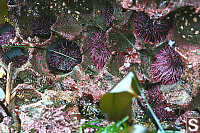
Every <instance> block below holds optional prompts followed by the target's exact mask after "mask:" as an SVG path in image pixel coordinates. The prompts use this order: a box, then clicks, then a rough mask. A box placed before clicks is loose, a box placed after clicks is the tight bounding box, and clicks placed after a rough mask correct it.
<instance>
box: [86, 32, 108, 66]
mask: <svg viewBox="0 0 200 133" xmlns="http://www.w3.org/2000/svg"><path fill="white" fill-rule="evenodd" d="M90 39H91V41H90V57H91V59H92V62H93V64H94V65H95V66H96V67H97V69H102V68H103V67H104V65H105V64H106V62H107V61H108V59H109V58H110V56H111V51H110V50H109V48H108V43H107V42H106V37H105V34H104V33H103V31H97V32H94V34H93V36H92V37H91V38H90Z"/></svg>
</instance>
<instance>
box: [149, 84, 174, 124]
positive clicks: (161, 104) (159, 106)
mask: <svg viewBox="0 0 200 133" xmlns="http://www.w3.org/2000/svg"><path fill="white" fill-rule="evenodd" d="M160 89H161V85H156V86H155V85H153V86H152V87H151V88H150V89H148V91H147V98H148V102H149V103H150V105H151V106H152V107H153V110H154V112H155V114H156V116H157V117H158V118H159V120H160V121H164V120H174V119H175V118H177V116H178V114H177V112H176V107H175V105H171V104H169V103H167V100H166V99H165V98H164V96H163V92H162V91H161V90H160Z"/></svg>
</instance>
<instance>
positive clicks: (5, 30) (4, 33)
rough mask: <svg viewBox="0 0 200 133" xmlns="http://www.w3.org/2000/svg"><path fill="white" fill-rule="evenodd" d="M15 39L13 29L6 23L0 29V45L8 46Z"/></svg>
mask: <svg viewBox="0 0 200 133" xmlns="http://www.w3.org/2000/svg"><path fill="white" fill-rule="evenodd" d="M14 38H15V29H14V28H13V27H12V26H11V25H10V24H8V23H5V24H4V25H3V27H1V28H0V45H4V44H9V43H10V41H11V39H14Z"/></svg>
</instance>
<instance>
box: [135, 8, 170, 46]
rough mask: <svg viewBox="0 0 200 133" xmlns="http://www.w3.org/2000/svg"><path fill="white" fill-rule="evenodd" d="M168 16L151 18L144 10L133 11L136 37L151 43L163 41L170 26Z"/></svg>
mask: <svg viewBox="0 0 200 133" xmlns="http://www.w3.org/2000/svg"><path fill="white" fill-rule="evenodd" d="M169 18H170V17H166V18H162V19H151V18H150V17H149V16H148V15H147V14H146V13H144V12H135V13H134V21H133V26H134V27H135V35H136V37H138V38H141V39H142V40H143V41H144V42H149V43H153V44H157V43H161V42H163V41H164V40H165V39H166V36H167V34H168V31H169V29H170V27H171V23H170V20H169Z"/></svg>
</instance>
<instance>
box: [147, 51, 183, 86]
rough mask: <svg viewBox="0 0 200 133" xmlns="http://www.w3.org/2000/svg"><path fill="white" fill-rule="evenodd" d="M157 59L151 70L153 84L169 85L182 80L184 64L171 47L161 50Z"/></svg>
mask: <svg viewBox="0 0 200 133" xmlns="http://www.w3.org/2000/svg"><path fill="white" fill-rule="evenodd" d="M155 58H156V59H155V61H154V63H153V64H151V70H150V77H151V79H152V80H153V82H161V83H162V84H163V85H169V84H174V83H176V82H177V81H178V80H180V78H181V75H182V73H183V68H184V63H183V61H182V60H181V57H180V55H179V54H178V53H177V52H176V51H175V50H174V49H172V48H171V47H168V48H164V49H161V50H160V52H159V53H158V54H157V55H156V57H155Z"/></svg>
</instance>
